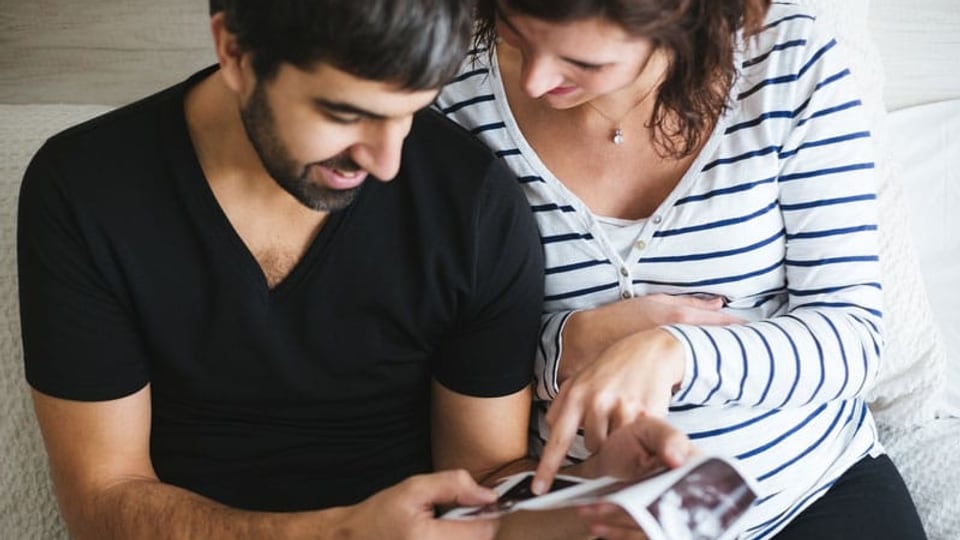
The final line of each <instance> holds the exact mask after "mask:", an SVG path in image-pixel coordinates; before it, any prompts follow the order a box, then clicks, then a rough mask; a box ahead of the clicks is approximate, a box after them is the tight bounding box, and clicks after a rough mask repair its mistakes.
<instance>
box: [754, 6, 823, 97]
mask: <svg viewBox="0 0 960 540" xmlns="http://www.w3.org/2000/svg"><path fill="white" fill-rule="evenodd" d="M824 26H825V25H824V24H822V23H821V22H819V21H818V16H817V12H816V11H815V10H812V9H810V7H809V6H804V5H799V4H797V3H790V2H774V3H773V4H772V5H771V6H770V10H769V11H768V12H767V16H766V19H765V20H764V26H763V29H762V30H761V32H760V33H758V34H757V35H755V36H753V37H751V38H747V39H746V40H745V41H744V43H743V52H742V55H741V58H740V59H739V60H740V69H741V72H742V75H745V76H747V78H748V79H749V78H755V77H773V76H784V75H787V74H794V75H800V74H801V73H802V70H804V69H805V66H807V65H808V64H809V63H810V62H811V61H813V60H815V59H816V58H818V57H819V56H820V55H822V54H824V52H825V51H826V50H829V49H830V48H832V45H833V44H835V40H834V39H833V37H832V36H831V35H829V34H828V31H827V29H826V28H824Z"/></svg>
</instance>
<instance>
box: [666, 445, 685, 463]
mask: <svg viewBox="0 0 960 540" xmlns="http://www.w3.org/2000/svg"><path fill="white" fill-rule="evenodd" d="M667 457H668V458H670V460H671V461H673V462H674V463H683V462H684V461H686V460H687V452H686V451H685V450H684V449H682V448H680V447H679V446H671V447H670V448H668V449H667Z"/></svg>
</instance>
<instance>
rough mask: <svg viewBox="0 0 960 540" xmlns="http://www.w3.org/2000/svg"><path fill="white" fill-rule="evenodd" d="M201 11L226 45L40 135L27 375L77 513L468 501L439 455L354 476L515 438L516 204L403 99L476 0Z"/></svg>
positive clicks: (389, 510)
mask: <svg viewBox="0 0 960 540" xmlns="http://www.w3.org/2000/svg"><path fill="white" fill-rule="evenodd" d="M212 11H213V12H214V13H213V14H212V19H211V27H212V31H213V37H214V42H215V46H216V51H217V55H218V58H219V67H218V69H209V70H205V71H203V72H201V73H198V74H196V75H194V76H193V77H192V78H190V79H189V80H188V81H186V82H185V83H183V84H181V85H177V86H175V87H173V88H170V89H168V90H166V91H164V92H161V93H159V94H157V95H154V96H152V97H150V98H147V99H145V100H143V101H141V102H139V103H136V104H133V105H131V106H128V107H125V108H123V109H120V110H118V111H115V112H113V113H111V114H108V115H106V116H104V117H102V118H99V119H96V120H94V121H92V122H89V123H87V124H84V125H82V126H80V127H77V128H74V129H71V130H68V131H67V132H65V133H63V134H61V135H59V136H57V137H54V138H53V139H52V140H51V141H49V142H48V143H47V144H46V145H45V147H44V148H43V149H42V150H41V151H40V152H39V153H38V155H37V156H36V157H35V159H34V161H33V163H32V165H31V167H30V169H29V171H28V173H27V175H26V178H25V180H24V186H23V192H22V200H21V209H20V212H21V213H20V222H19V226H20V230H19V241H20V246H19V250H20V252H19V255H20V275H21V276H23V280H22V282H21V298H22V306H23V307H22V318H23V335H24V346H25V350H26V366H27V377H28V380H29V382H30V384H31V385H32V386H33V388H34V398H35V403H36V409H37V414H38V418H39V421H40V424H41V426H42V430H43V433H44V436H45V440H46V444H47V447H48V451H49V454H50V459H51V464H52V470H53V474H54V479H55V484H56V488H57V492H58V496H59V500H60V504H61V508H62V511H63V514H64V517H65V520H66V523H67V525H68V527H69V529H70V530H71V532H72V533H73V534H74V535H75V536H77V537H79V538H113V537H116V538H145V537H149V536H151V535H156V536H169V537H178V536H191V537H203V538H215V537H217V536H218V535H223V536H227V537H245V536H269V537H283V536H286V535H291V536H295V535H294V534H293V533H294V532H297V531H299V530H300V529H305V530H308V531H309V532H310V533H311V534H318V531H321V530H327V531H334V530H336V528H343V529H348V530H353V531H364V534H365V535H367V536H371V537H372V536H388V535H393V534H396V533H397V531H404V533H405V534H406V533H408V532H409V534H414V533H413V532H411V531H413V530H415V523H416V522H417V521H418V520H419V519H421V518H423V519H426V518H432V511H431V512H426V510H429V509H432V505H433V504H434V503H442V502H447V503H449V502H452V501H454V500H457V501H458V502H460V503H469V502H488V501H489V497H490V494H489V492H488V491H487V490H485V489H481V488H478V487H477V486H476V485H475V484H474V483H473V481H472V480H471V479H470V478H469V476H467V475H466V474H458V473H447V474H442V475H439V476H432V477H421V478H416V479H414V480H413V481H410V482H408V483H407V484H401V485H400V486H399V487H397V488H394V489H393V490H388V491H386V492H383V493H381V494H379V495H377V496H376V497H373V498H372V499H370V500H368V501H366V502H361V501H364V499H366V498H367V497H368V496H369V495H371V494H372V493H374V492H377V491H379V490H383V489H385V488H387V487H389V486H392V485H394V484H396V483H397V482H400V481H401V480H403V479H404V478H406V477H408V476H410V475H414V474H417V473H423V472H427V471H430V470H431V469H432V468H437V469H451V468H463V469H466V470H468V471H470V472H471V473H473V474H474V475H475V476H477V477H480V476H483V475H484V474H485V473H488V472H490V471H492V470H494V469H496V468H497V467H499V466H501V465H502V464H504V463H506V462H509V461H512V460H515V459H517V458H520V457H522V456H523V455H524V453H525V451H526V429H527V411H528V406H529V405H528V403H529V400H530V397H529V394H528V391H527V386H528V383H529V378H530V359H531V358H532V350H533V349H532V347H533V341H534V339H535V334H536V327H537V324H538V319H539V311H540V307H541V306H540V302H541V296H542V285H541V281H542V262H541V259H540V257H541V255H540V249H539V244H538V241H537V236H536V229H535V225H534V224H533V222H532V220H531V219H530V217H529V216H528V214H529V210H528V209H527V208H526V205H525V203H524V202H523V199H522V196H521V195H520V194H519V192H518V191H517V189H516V187H515V184H516V181H515V180H514V179H513V177H512V176H511V175H509V174H508V173H507V172H506V171H505V169H504V168H502V167H501V166H500V165H499V164H498V163H496V162H495V161H494V160H493V158H492V157H491V156H489V155H488V153H487V152H486V151H485V150H482V147H481V146H480V145H479V144H478V143H474V142H473V141H472V140H471V139H470V137H469V135H468V134H466V133H465V132H463V131H460V130H458V129H454V128H452V127H450V125H449V124H448V123H447V122H446V121H445V120H442V119H440V118H439V117H438V116H435V115H434V114H433V113H429V112H419V111H420V110H421V109H423V108H425V107H426V106H427V105H429V104H430V103H431V102H432V100H433V99H434V97H435V95H436V91H437V89H438V88H439V86H440V85H441V84H442V83H443V82H444V81H446V80H447V79H448V78H449V77H450V76H451V75H452V74H453V73H454V72H455V69H456V67H457V64H458V62H459V61H460V60H461V59H462V57H463V55H464V54H465V49H466V46H467V41H468V39H469V33H470V13H469V10H468V7H467V6H466V5H464V3H463V2H459V1H458V0H443V1H437V0H433V1H428V0H401V1H398V0H376V1H369V2H346V1H339V2H338V1H332V0H331V1H326V2H318V1H298V0H288V1H283V2H274V1H256V2H254V1H250V0H245V1H232V0H230V1H225V2H223V6H222V9H212ZM408 132H410V136H409V138H407V141H406V144H404V138H405V136H406V135H407V134H408ZM401 154H403V167H402V168H401V166H400V161H401ZM368 176H370V177H371V178H369V179H367V177H368ZM391 179H393V180H392V181H390V180H391ZM431 451H432V460H431ZM351 505H352V506H351ZM322 508H328V509H330V510H325V511H316V510H317V509H322ZM331 508H332V509H331ZM280 511H283V512H288V513H284V514H278V513H276V512H280ZM290 511H300V512H301V513H289V512H290ZM430 521H431V522H432V520H430ZM461 525H464V526H466V525H465V524H461ZM380 526H382V527H385V530H384V531H380V532H377V529H376V528H375V527H380ZM472 527H473V528H474V529H479V527H480V525H477V524H473V525H472Z"/></svg>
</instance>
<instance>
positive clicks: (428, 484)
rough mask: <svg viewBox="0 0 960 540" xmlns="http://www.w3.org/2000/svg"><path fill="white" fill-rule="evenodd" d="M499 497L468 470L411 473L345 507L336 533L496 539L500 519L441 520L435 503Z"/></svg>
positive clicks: (483, 501) (426, 538) (482, 501)
mask: <svg viewBox="0 0 960 540" xmlns="http://www.w3.org/2000/svg"><path fill="white" fill-rule="evenodd" d="M496 499H497V496H496V493H495V492H494V491H493V490H491V489H488V488H485V487H482V486H479V485H478V484H477V483H476V482H475V481H474V480H473V478H472V477H471V476H470V474H469V473H467V472H466V471H464V470H457V471H444V472H439V473H433V474H427V475H421V476H413V477H410V478H408V479H406V480H404V481H403V482H400V483H399V484H397V485H395V486H393V487H391V488H389V489H386V490H383V491H381V492H379V493H377V494H376V495H373V496H372V497H370V498H369V499H367V500H365V501H363V502H362V503H360V504H357V505H355V506H352V507H349V508H347V509H346V512H345V516H344V519H343V520H342V521H341V523H340V525H338V527H337V531H336V532H337V534H335V535H334V536H335V537H340V536H342V537H343V538H397V539H424V540H430V539H433V538H436V539H446V538H458V539H466V540H474V539H476V540H480V539H492V538H494V537H495V535H496V533H497V528H498V521H496V520H487V519H476V520H464V521H458V520H441V519H437V518H435V517H434V508H435V507H437V506H474V505H482V504H488V503H492V502H494V501H495V500H496ZM338 535H339V536H338Z"/></svg>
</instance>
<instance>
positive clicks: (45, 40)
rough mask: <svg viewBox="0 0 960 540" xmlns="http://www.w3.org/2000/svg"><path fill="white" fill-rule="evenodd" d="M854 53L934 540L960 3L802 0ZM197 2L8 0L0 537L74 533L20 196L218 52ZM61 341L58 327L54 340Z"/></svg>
mask: <svg viewBox="0 0 960 540" xmlns="http://www.w3.org/2000/svg"><path fill="white" fill-rule="evenodd" d="M798 3H800V4H805V5H808V6H809V7H810V8H811V9H812V10H814V11H816V12H817V13H818V14H819V17H820V18H821V19H822V20H823V21H824V22H825V24H828V25H829V26H830V27H831V29H832V30H833V31H834V33H835V34H836V35H837V38H838V42H839V43H840V44H841V46H843V47H844V48H845V49H847V51H848V53H849V57H850V59H851V69H852V71H853V72H854V75H855V76H856V78H857V80H858V83H859V84H860V86H861V88H862V93H863V96H864V103H865V105H866V106H867V107H868V110H869V111H870V114H871V117H872V119H873V121H874V129H873V131H874V134H875V135H876V137H875V140H876V142H877V147H878V155H879V159H878V169H877V170H878V173H879V174H878V179H879V200H880V206H881V213H882V217H881V222H880V224H881V239H882V248H881V256H882V264H883V271H884V287H885V295H886V305H885V309H884V313H885V321H886V325H887V343H886V350H885V356H884V358H885V359H884V364H883V366H882V368H881V373H880V377H879V379H878V381H877V383H876V384H875V386H874V387H873V388H872V389H871V390H870V394H869V398H870V400H871V408H872V410H873V411H874V413H875V416H876V418H877V421H878V424H879V429H880V435H881V439H882V441H883V444H884V445H885V447H886V449H887V451H888V453H889V454H890V455H891V457H892V458H893V460H894V461H895V462H896V463H897V464H898V466H899V467H900V469H901V472H902V473H903V475H904V478H905V480H906V482H907V485H908V487H909V488H910V490H911V492H912V494H913V496H914V499H915V501H916V503H917V506H918V509H919V511H920V515H921V518H922V520H923V522H924V526H925V528H926V530H927V533H928V535H929V537H930V538H931V539H933V540H957V539H960V352H958V351H960V236H958V235H957V234H956V233H955V231H958V230H960V210H958V209H960V172H958V171H960V73H958V71H960V70H958V69H957V68H958V67H960V61H958V60H957V59H958V58H960V10H957V9H956V7H955V1H954V0H919V1H917V2H910V3H909V5H907V4H908V3H906V2H901V1H898V0H872V1H871V0H801V1H799V2H798ZM205 8H206V3H205V2H202V1H199V0H168V1H167V2H151V1H149V0H127V1H125V2H123V3H118V2H110V1H109V0H87V1H85V2H73V3H71V2H68V1H67V0H51V1H46V2H29V1H20V0H10V2H5V3H4V8H3V10H4V13H3V17H0V34H2V35H4V47H3V48H2V49H3V50H2V52H0V410H2V411H3V414H2V415H0V537H2V538H10V539H21V538H43V539H48V538H50V539H57V538H66V537H67V534H66V532H65V530H64V528H63V524H62V522H61V520H60V518H59V514H58V512H57V508H56V503H55V499H54V496H53V492H52V489H51V483H50V479H49V472H48V469H47V464H46V457H45V453H44V450H43V445H42V440H41V437H40V433H39V430H38V428H37V426H36V423H35V420H34V417H33V411H32V406H31V404H30V399H29V389H28V387H27V385H26V383H25V382H24V378H23V365H22V351H21V347H20V327H19V318H18V304H17V274H16V250H15V241H16V203H17V195H18V187H19V183H20V180H21V178H22V175H23V171H24V169H25V167H26V165H27V163H28V161H29V159H30V157H31V156H32V154H33V153H34V152H35V151H36V149H37V148H38V147H39V146H40V145H41V144H42V143H43V141H44V140H45V139H46V137H48V136H50V135H51V134H53V133H55V132H57V131H59V130H61V129H63V128H65V127H67V126H69V125H72V124H75V123H77V122H80V121H82V120H84V119H87V118H90V117H93V116H95V115H98V114H101V113H103V112H105V111H107V110H109V109H111V108H113V107H115V106H117V105H120V104H123V103H125V102H129V101H131V100H133V99H135V98H136V97H138V96H140V95H144V94H146V93H148V92H149V91H151V90H152V89H157V88H160V87H162V86H164V85H167V84H170V83H173V82H176V81H178V80H180V79H182V78H184V77H185V76H187V75H188V74H189V73H191V72H192V71H193V70H194V69H195V68H198V67H200V66H203V65H204V64H207V63H209V62H210V61H211V60H212V56H211V53H210V51H209V48H210V47H209V45H208V41H209V38H208V37H207V35H206V29H205V23H204V14H205ZM51 339H56V337H55V336H51Z"/></svg>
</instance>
